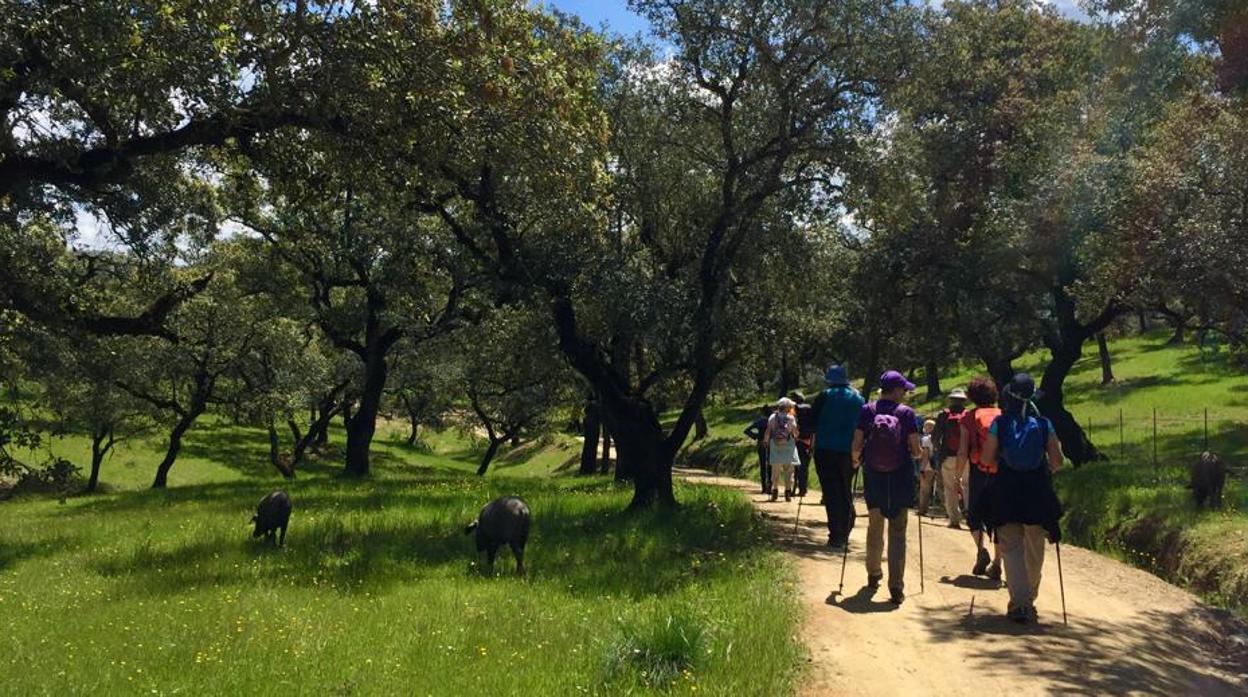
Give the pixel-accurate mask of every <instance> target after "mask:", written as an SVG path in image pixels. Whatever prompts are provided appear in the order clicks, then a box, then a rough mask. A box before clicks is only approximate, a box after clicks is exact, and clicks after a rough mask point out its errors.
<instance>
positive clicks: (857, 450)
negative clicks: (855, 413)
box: [849, 428, 867, 469]
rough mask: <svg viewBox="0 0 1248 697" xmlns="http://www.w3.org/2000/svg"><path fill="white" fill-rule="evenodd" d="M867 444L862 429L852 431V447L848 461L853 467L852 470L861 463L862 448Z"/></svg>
mask: <svg viewBox="0 0 1248 697" xmlns="http://www.w3.org/2000/svg"><path fill="white" fill-rule="evenodd" d="M866 442H867V436H866V434H864V433H863V432H862V429H860V428H855V429H854V445H853V447H852V448H850V456H849V457H850V461H851V462H852V463H853V465H854V469H858V465H859V464H861V463H862V446H863V444H864V443H866Z"/></svg>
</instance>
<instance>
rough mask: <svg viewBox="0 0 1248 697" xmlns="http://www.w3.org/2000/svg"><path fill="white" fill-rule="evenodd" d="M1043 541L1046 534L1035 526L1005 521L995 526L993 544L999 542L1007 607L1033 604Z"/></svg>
mask: <svg viewBox="0 0 1248 697" xmlns="http://www.w3.org/2000/svg"><path fill="white" fill-rule="evenodd" d="M1046 542H1048V533H1047V532H1045V531H1044V528H1042V527H1040V526H1039V525H1023V524H1021V523H1008V524H1006V525H1002V526H1001V527H999V528H997V543H998V544H1000V545H1001V557H1002V561H1003V562H1004V564H1005V585H1006V586H1007V587H1008V588H1009V590H1010V608H1011V609H1013V608H1016V607H1031V606H1033V605H1035V604H1036V596H1038V595H1039V594H1040V570H1041V569H1043V568H1044V545H1045V543H1046Z"/></svg>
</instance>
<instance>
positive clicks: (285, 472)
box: [269, 417, 295, 479]
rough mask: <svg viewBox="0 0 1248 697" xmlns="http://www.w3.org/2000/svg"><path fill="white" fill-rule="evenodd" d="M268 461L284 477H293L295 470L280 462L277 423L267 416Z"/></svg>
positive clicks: (280, 449) (280, 453)
mask: <svg viewBox="0 0 1248 697" xmlns="http://www.w3.org/2000/svg"><path fill="white" fill-rule="evenodd" d="M269 463H270V464H272V465H273V468H274V469H276V470H277V471H278V472H280V473H281V474H282V476H283V477H285V478H286V479H294V477H295V472H294V470H292V469H289V468H287V467H286V466H285V465H283V464H282V439H281V437H280V436H278V434H277V423H276V422H275V421H274V420H273V419H272V418H271V417H270V418H269Z"/></svg>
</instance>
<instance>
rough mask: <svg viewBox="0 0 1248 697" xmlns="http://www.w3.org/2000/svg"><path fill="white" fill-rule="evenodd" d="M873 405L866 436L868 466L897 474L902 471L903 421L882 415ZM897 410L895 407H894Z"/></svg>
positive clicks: (893, 415)
mask: <svg viewBox="0 0 1248 697" xmlns="http://www.w3.org/2000/svg"><path fill="white" fill-rule="evenodd" d="M877 405H878V402H877V403H875V404H872V405H871V407H870V409H871V413H872V418H871V424H870V427H869V428H870V430H869V431H868V432H867V434H866V440H867V447H866V460H867V465H869V466H870V467H871V469H873V470H875V471H876V472H896V471H897V470H899V469H901V466H902V457H901V448H902V446H903V445H905V443H904V442H903V440H902V437H901V434H902V427H901V419H899V418H897V416H896V415H895V414H892V413H889V414H881V413H880V412H879V411H878V409H879V407H878V406H877ZM894 409H895V407H894Z"/></svg>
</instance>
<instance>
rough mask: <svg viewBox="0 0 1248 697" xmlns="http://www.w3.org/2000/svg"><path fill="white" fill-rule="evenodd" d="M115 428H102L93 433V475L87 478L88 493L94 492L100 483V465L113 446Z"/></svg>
mask: <svg viewBox="0 0 1248 697" xmlns="http://www.w3.org/2000/svg"><path fill="white" fill-rule="evenodd" d="M113 443H114V441H113V430H112V429H111V428H110V429H101V430H99V431H96V432H94V433H92V434H91V475H90V476H89V477H88V478H87V488H86V491H87V493H93V492H95V490H96V489H97V488H99V485H100V465H102V464H104V456H105V455H107V454H108V451H109V450H111V449H112V447H113Z"/></svg>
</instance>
